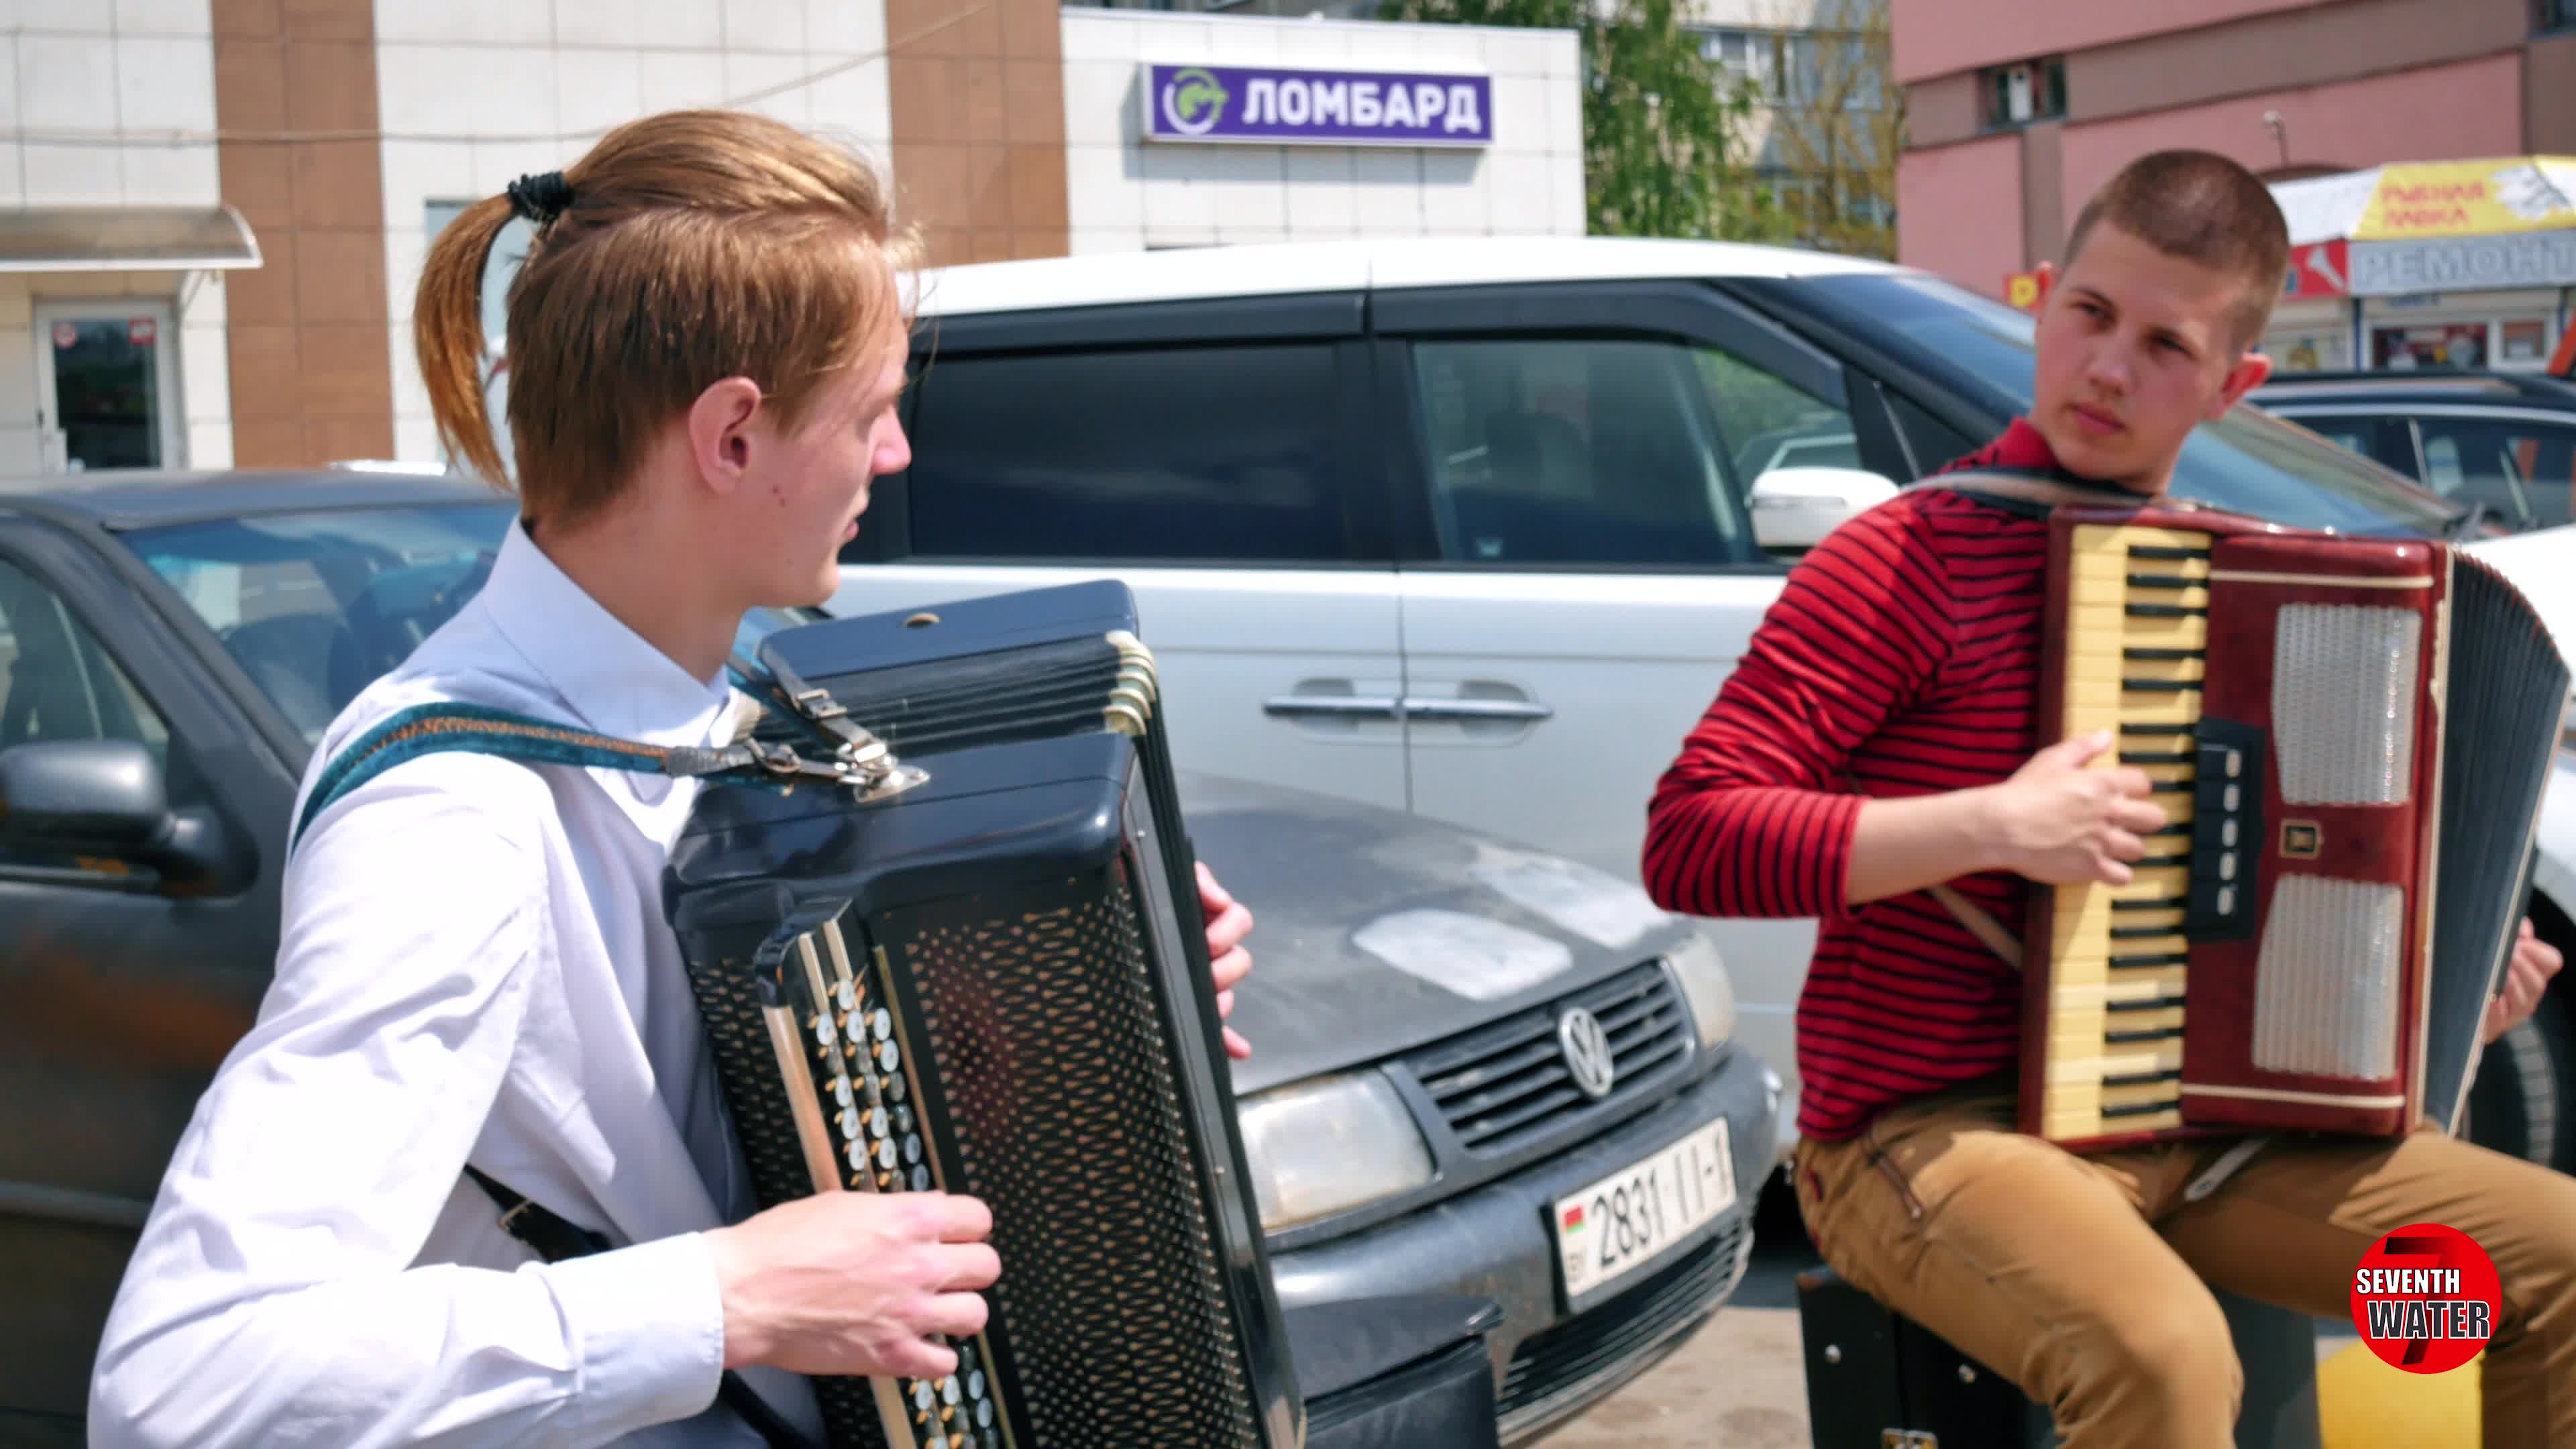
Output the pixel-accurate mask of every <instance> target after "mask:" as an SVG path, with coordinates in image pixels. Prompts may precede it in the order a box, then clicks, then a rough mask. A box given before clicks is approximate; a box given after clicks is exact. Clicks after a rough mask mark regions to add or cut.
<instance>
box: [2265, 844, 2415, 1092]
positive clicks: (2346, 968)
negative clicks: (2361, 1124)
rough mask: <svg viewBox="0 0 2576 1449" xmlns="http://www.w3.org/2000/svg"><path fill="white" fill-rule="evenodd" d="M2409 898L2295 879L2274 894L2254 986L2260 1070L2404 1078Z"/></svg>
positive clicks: (2364, 886) (2358, 884)
mask: <svg viewBox="0 0 2576 1449" xmlns="http://www.w3.org/2000/svg"><path fill="white" fill-rule="evenodd" d="M2405 946H2406V894H2405V892H2404V891H2403V890H2402V889H2400V888H2399V887H2396V886H2393V885H2382V884H2375V883H2372V882H2367V881H2348V880H2329V879H2325V878H2322V877H2318V876H2309V875H2286V876H2283V877H2282V878H2281V879H2280V882H2279V883H2278V884H2277V885H2275V886H2274V887H2273V889H2272V905H2271V910H2270V912H2269V913H2268V914H2267V915H2266V917H2265V919H2264V922H2263V954H2262V962H2261V965H2260V966H2259V967H2258V968H2257V971H2256V976H2255V983H2254V1044H2253V1054H2254V1065H2255V1066H2257V1067H2259V1068H2261V1069H2262V1070H2264V1071H2267V1072H2298V1073H2304V1074H2310V1075H2315V1076H2325V1077H2349V1078H2355V1079H2362V1080H2377V1079H2384V1078H2386V1077H2389V1076H2392V1075H2394V1074H2395V1073H2396V1071H2397V1011H2398V1007H2399V1004H2400V1002H2401V1000H2402V998H2401V996H2400V994H2399V981H2398V971H2399V967H2400V963H2401V962H2402V961H2403V959H2404V956H2405Z"/></svg>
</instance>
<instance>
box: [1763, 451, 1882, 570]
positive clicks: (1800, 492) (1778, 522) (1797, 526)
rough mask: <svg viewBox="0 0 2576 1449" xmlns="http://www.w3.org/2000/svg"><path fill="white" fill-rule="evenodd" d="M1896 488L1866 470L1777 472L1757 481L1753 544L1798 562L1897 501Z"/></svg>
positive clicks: (1830, 469)
mask: <svg viewBox="0 0 2576 1449" xmlns="http://www.w3.org/2000/svg"><path fill="white" fill-rule="evenodd" d="M1896 491H1897V490H1896V484H1895V483H1893V482H1891V481H1890V480H1889V479H1888V478H1887V477H1886V476H1884V475H1883V474H1878V473H1872V472H1870V471H1868V470H1867V469H1865V468H1774V469H1771V470H1770V471H1769V472H1767V473H1764V474H1763V475H1762V476H1761V477H1759V478H1756V479H1754V480H1753V489H1752V497H1751V502H1752V511H1753V541H1754V542H1755V543H1756V544H1759V545H1760V546H1761V547H1762V549H1763V550H1764V551H1765V552H1768V553H1774V554H1779V555H1782V556H1784V557H1789V558H1795V557H1797V556H1798V555H1799V554H1802V553H1805V552H1806V551H1807V550H1809V549H1811V548H1814V547H1815V546H1816V545H1817V544H1819V543H1822V542H1824V539H1825V535H1826V534H1829V533H1831V532H1833V531H1834V530H1835V529H1837V528H1840V527H1842V526H1843V524H1845V523H1847V522H1849V521H1850V520H1852V519H1854V518H1857V517H1859V516H1860V515H1862V514H1864V513H1867V512H1868V511H1869V510H1871V509H1873V508H1876V507H1877V506H1878V505H1880V504H1882V503H1885V502H1886V501H1887V500H1889V499H1891V498H1893V497H1895V496H1896Z"/></svg>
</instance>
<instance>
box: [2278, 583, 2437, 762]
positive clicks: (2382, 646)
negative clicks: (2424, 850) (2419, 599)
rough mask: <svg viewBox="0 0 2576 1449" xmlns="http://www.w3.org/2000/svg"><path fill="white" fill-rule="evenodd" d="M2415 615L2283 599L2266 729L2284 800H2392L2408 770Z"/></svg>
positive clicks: (2418, 646) (2419, 631)
mask: <svg viewBox="0 0 2576 1449" xmlns="http://www.w3.org/2000/svg"><path fill="white" fill-rule="evenodd" d="M2423 624H2424V620H2423V615H2422V614H2420V613H2418V612H2417V611H2415V610H2412V609H2389V608H2376V607H2365V606H2362V605H2356V604H2288V605H2284V606H2283V607H2282V609H2281V614H2280V623H2279V625H2278V627H2277V630H2276V633H2275V635H2274V643H2273V668H2272V729H2273V740H2274V745H2275V749H2276V750H2277V752H2278V754H2279V758H2280V765H2281V798H2282V800H2283V801H2284V802H2286V803H2288V804H2291V805H2399V804H2403V803H2405V801H2406V797H2407V793H2408V789H2407V782H2408V781H2409V780H2410V779H2412V778H2413V775H2414V769H2415V719H2416V714H2417V709H2416V704H2415V695H2416V679H2417V677H2418V673H2419V671H2420V668H2421V665H2422V663H2423V642H2424V641H2423Z"/></svg>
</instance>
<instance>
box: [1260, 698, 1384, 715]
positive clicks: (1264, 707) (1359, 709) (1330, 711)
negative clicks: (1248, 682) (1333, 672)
mask: <svg viewBox="0 0 2576 1449" xmlns="http://www.w3.org/2000/svg"><path fill="white" fill-rule="evenodd" d="M1402 708H1403V706H1402V704H1401V703H1399V702H1398V701H1396V700H1395V699H1393V698H1390V697H1388V696H1386V695H1371V694H1274V695H1272V696H1270V697H1269V698H1268V699H1265V700H1263V701H1262V702H1261V712H1262V713H1263V714H1268V715H1280V716H1291V717H1293V716H1298V715H1324V716H1329V717H1335V718H1341V719H1394V718H1396V717H1397V714H1398V712H1399V711H1400V710H1401V709H1402Z"/></svg>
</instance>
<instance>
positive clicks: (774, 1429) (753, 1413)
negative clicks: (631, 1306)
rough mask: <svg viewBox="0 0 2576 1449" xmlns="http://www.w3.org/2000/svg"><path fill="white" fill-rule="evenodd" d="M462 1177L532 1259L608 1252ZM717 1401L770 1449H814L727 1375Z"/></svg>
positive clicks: (511, 1197) (502, 1188) (488, 1184)
mask: <svg viewBox="0 0 2576 1449" xmlns="http://www.w3.org/2000/svg"><path fill="white" fill-rule="evenodd" d="M465 1175H466V1176H468V1177H470V1178H473V1179H474V1182H475V1185H476V1186H478V1187H480V1188H482V1189H483V1191H484V1193H485V1194H486V1195H487V1196H489V1197H490V1198H491V1199H492V1201H493V1202H494V1203H495V1204H497V1205H498V1206H499V1207H500V1209H501V1230H502V1231H503V1232H506V1233H508V1234H509V1235H510V1236H511V1237H514V1238H516V1239H518V1240H519V1241H520V1242H522V1243H525V1244H527V1245H528V1247H529V1248H530V1249H532V1250H533V1251H534V1252H535V1253H536V1255H537V1256H538V1257H540V1258H542V1259H544V1260H545V1261H547V1262H549V1263H560V1262H562V1261H563V1260H564V1259H566V1258H585V1257H588V1256H590V1255H591V1254H593V1253H604V1252H606V1251H608V1248H609V1242H608V1240H607V1239H606V1238H603V1237H601V1236H600V1235H599V1234H597V1233H594V1232H591V1231H590V1230H589V1229H587V1228H579V1227H575V1226H573V1225H572V1224H571V1223H569V1222H566V1221H565V1220H563V1219H562V1218H560V1217H557V1216H555V1215H554V1214H553V1213H551V1212H548V1211H547V1210H546V1209H545V1208H543V1207H540V1206H539V1205H537V1204H536V1203H535V1202H533V1201H530V1200H529V1199H528V1198H527V1197H525V1196H523V1195H521V1194H520V1193H519V1192H518V1191H517V1190H515V1189H513V1188H511V1187H509V1186H508V1185H507V1184H504V1183H501V1182H497V1181H495V1180H493V1178H492V1177H491V1176H490V1174H488V1173H486V1172H484V1171H483V1170H482V1169H481V1168H479V1167H476V1166H474V1165H473V1164H472V1163H470V1162H469V1163H467V1164H466V1165H465ZM716 1397H717V1398H718V1399H720V1400H722V1401H723V1403H724V1405H725V1406H726V1407H727V1408H730V1409H732V1410H733V1411H734V1412H735V1413H737V1414H740V1415H741V1416H742V1417H743V1419H744V1420H745V1421H746V1422H748V1423H749V1424H750V1425H751V1427H752V1428H753V1429H754V1430H756V1431H758V1433H759V1434H760V1437H761V1438H763V1439H765V1440H767V1441H769V1443H770V1444H771V1445H772V1446H773V1449H813V1443H812V1441H811V1440H809V1439H807V1438H806V1437H805V1436H804V1435H803V1434H800V1433H798V1432H797V1430H796V1426H795V1425H793V1424H790V1423H788V1422H787V1420H786V1419H785V1418H783V1417H781V1416H780V1415H779V1413H778V1411H777V1410H776V1409H773V1408H771V1407H769V1404H768V1402H767V1401H766V1400H764V1399H762V1398H761V1397H760V1395H758V1394H756V1393H753V1392H752V1389H751V1385H749V1384H747V1383H744V1382H743V1381H742V1376H741V1375H740V1374H737V1373H735V1372H734V1371H733V1370H731V1369H727V1370H725V1372H724V1377H723V1378H722V1379H721V1380H719V1381H718V1383H717V1387H716Z"/></svg>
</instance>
